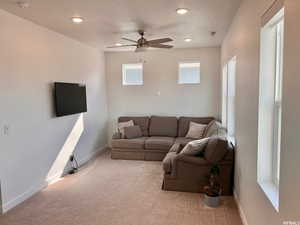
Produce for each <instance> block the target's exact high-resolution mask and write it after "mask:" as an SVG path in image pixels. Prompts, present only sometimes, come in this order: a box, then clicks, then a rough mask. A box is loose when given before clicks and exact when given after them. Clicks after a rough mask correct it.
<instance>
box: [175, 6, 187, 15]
mask: <svg viewBox="0 0 300 225" xmlns="http://www.w3.org/2000/svg"><path fill="white" fill-rule="evenodd" d="M176 12H177V14H179V15H184V14H187V13H188V12H189V10H188V9H187V8H178V9H176Z"/></svg>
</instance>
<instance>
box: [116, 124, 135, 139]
mask: <svg viewBox="0 0 300 225" xmlns="http://www.w3.org/2000/svg"><path fill="white" fill-rule="evenodd" d="M131 126H134V123H133V120H130V121H127V122H121V123H118V130H119V132H120V133H121V138H125V133H124V128H125V127H131Z"/></svg>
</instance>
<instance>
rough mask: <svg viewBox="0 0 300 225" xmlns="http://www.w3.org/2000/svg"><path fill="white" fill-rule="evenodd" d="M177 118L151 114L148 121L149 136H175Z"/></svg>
mask: <svg viewBox="0 0 300 225" xmlns="http://www.w3.org/2000/svg"><path fill="white" fill-rule="evenodd" d="M177 122H178V121H177V118H176V117H165V116H152V117H151V121H150V129H149V133H150V136H166V137H176V136H177Z"/></svg>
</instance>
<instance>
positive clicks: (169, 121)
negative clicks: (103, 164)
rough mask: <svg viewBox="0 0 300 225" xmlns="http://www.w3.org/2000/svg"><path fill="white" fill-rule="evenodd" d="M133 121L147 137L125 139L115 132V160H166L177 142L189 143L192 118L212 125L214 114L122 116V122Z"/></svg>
mask: <svg viewBox="0 0 300 225" xmlns="http://www.w3.org/2000/svg"><path fill="white" fill-rule="evenodd" d="M130 120H133V122H134V124H135V125H138V126H140V128H141V130H142V134H143V137H139V138H135V139H121V138H119V135H114V136H113V139H112V142H111V145H112V152H111V157H112V158H113V159H134V160H149V161H162V160H163V159H164V157H165V156H166V155H167V153H168V152H169V150H170V148H171V147H172V145H173V144H174V143H180V144H183V145H186V144H187V143H188V142H190V141H192V140H194V139H190V138H186V137H185V135H186V133H187V132H188V129H189V124H190V121H192V122H196V123H202V124H208V123H209V122H211V121H212V120H214V118H213V117H179V118H177V117H161V116H151V117H120V118H119V119H118V122H126V121H130Z"/></svg>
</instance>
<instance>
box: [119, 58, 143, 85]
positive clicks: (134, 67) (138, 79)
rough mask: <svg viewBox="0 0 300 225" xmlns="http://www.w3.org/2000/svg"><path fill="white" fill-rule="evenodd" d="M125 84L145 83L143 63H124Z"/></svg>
mask: <svg viewBox="0 0 300 225" xmlns="http://www.w3.org/2000/svg"><path fill="white" fill-rule="evenodd" d="M122 73H123V85H143V64H142V63H136V64H123V65H122Z"/></svg>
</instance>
